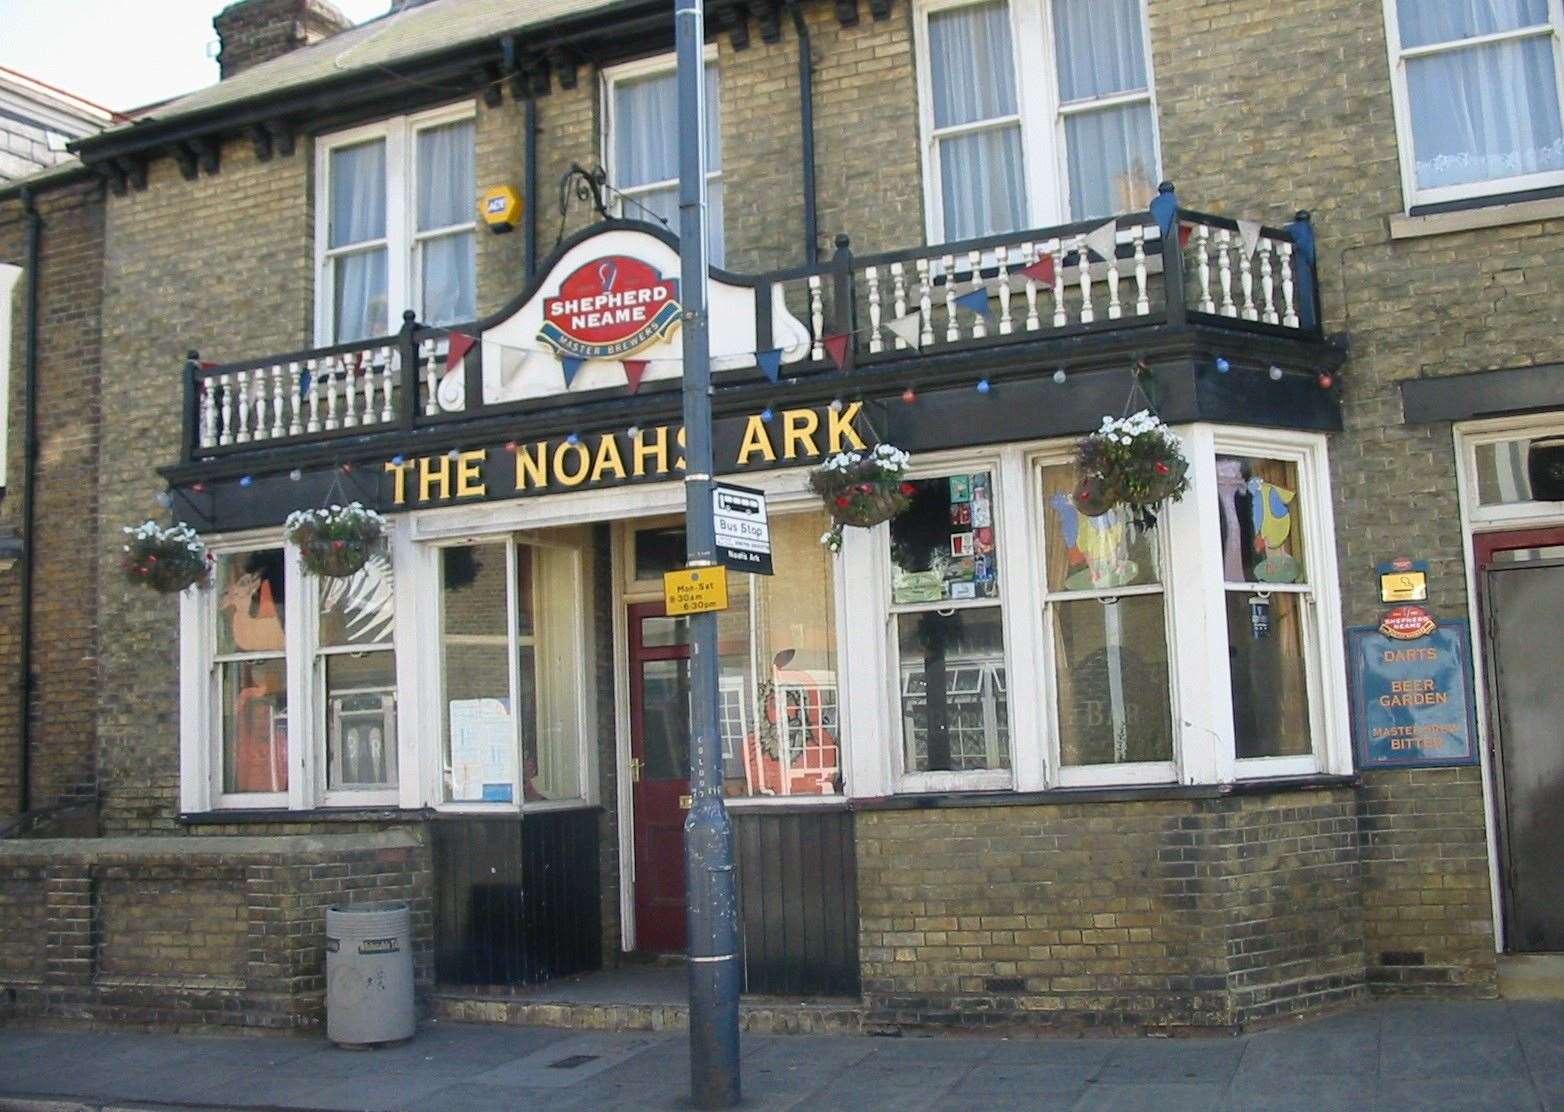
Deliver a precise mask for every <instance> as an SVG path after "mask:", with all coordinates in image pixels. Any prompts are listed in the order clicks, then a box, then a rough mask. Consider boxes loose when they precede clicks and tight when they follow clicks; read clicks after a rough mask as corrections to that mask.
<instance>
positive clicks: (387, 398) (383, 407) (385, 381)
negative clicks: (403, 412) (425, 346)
mask: <svg viewBox="0 0 1564 1112" xmlns="http://www.w3.org/2000/svg"><path fill="white" fill-rule="evenodd" d="M380 358H381V364H380V382H381V386H382V390H381V395H382V398H383V400H382V402H381V404H380V420H381V421H382V422H384V423H385V424H388V425H389V424H390V423H391V422H392V420H394V419H395V417H396V410H395V409H393V408H392V405H391V389H392V387H393V386H394V385H395V383H396V371H397V370H398V369H400V367H401V363H402V352H401V349H399V348H394V347H383V348H381V349H380Z"/></svg>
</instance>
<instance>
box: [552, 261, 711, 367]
mask: <svg viewBox="0 0 1564 1112" xmlns="http://www.w3.org/2000/svg"><path fill="white" fill-rule="evenodd" d="M679 319H680V309H679V284H678V282H677V281H675V280H674V279H672V278H664V277H663V276H662V275H661V274H660V273H658V271H657V269H656V268H655V267H653V266H651V265H649V264H648V263H645V262H643V261H642V260H640V259H637V258H633V257H631V256H629V255H609V256H607V257H604V258H598V259H593V260H592V261H591V262H588V263H586V264H584V265H582V266H579V267H577V268H576V269H575V270H574V271H572V272H571V273H570V274H568V275H567V276H566V277H565V278H564V280H563V281H561V282H560V285H559V295H558V296H557V297H549V298H545V299H544V302H543V326H542V327H541V328H540V329H539V330H538V339H539V340H542V341H543V342H544V343H545V344H547V345H548V346H549V347H551V348H553V349H554V350H555V351H556V352H558V353H559V354H560V355H563V356H570V357H574V358H576V359H618V358H619V357H621V356H624V355H631V354H633V353H635V352H637V351H640V350H641V349H642V348H644V347H646V346H647V345H648V344H653V343H656V342H658V341H659V340H666V339H667V338H668V336H669V335H670V334H671V333H672V332H673V330H674V329H676V328H678V327H679Z"/></svg>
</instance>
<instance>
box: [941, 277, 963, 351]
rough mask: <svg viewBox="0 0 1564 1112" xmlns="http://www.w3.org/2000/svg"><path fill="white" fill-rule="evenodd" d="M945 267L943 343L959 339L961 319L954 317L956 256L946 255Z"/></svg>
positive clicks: (950, 342)
mask: <svg viewBox="0 0 1564 1112" xmlns="http://www.w3.org/2000/svg"><path fill="white" fill-rule="evenodd" d="M942 261H943V263H944V267H945V342H946V343H947V344H953V343H955V342H956V341H957V340H959V339H961V318H960V317H958V316H957V315H956V256H954V255H946V256H945V258H944V259H943V260H942Z"/></svg>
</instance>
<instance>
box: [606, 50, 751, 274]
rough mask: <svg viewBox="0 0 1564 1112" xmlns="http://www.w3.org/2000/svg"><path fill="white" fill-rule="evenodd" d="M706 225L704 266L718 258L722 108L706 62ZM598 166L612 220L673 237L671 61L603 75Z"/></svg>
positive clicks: (675, 184)
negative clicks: (653, 227)
mask: <svg viewBox="0 0 1564 1112" xmlns="http://www.w3.org/2000/svg"><path fill="white" fill-rule="evenodd" d="M705 77H706V220H707V236H708V241H709V242H708V247H709V251H708V254H709V257H710V260H711V265H713V266H722V265H723V258H724V236H723V204H722V201H723V197H722V106H721V98H720V87H719V84H718V81H717V64H716V58H715V55H714V54H708V58H707V62H706V71H705ZM603 82H604V87H603V97H604V112H603V118H604V120H605V121H606V126H605V127H604V137H603V165H604V166H605V167H606V168H607V170H608V182H609V184H610V185H611V186H612V187H613V189H614V192H615V194H616V196H615V197H614V198H613V200H614V202H615V213H616V215H618V216H620V217H623V218H624V219H626V220H644V221H648V222H650V223H654V224H655V223H658V222H659V221H661V222H662V223H663V224H664V225H665V226H666V227H667V228H668V230H669V231H671V232H672V233H673V234H674V235H678V234H679V86H678V75H677V73H676V71H675V69H674V59H673V55H671V54H670V55H663V56H662V57H659V58H653V59H650V60H648V61H644V62H633V63H629V64H627V65H623V66H615V67H614V68H612V69H609V70H606V71H604V75H603Z"/></svg>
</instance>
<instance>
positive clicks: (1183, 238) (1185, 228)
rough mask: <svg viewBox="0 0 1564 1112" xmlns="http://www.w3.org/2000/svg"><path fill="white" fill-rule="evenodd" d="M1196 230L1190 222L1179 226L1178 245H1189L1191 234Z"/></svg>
mask: <svg viewBox="0 0 1564 1112" xmlns="http://www.w3.org/2000/svg"><path fill="white" fill-rule="evenodd" d="M1194 230H1195V229H1193V228H1191V227H1190V226H1189V225H1188V224H1180V225H1179V226H1178V245H1179V246H1180V247H1188V246H1189V234H1190V233H1191V232H1193V231H1194Z"/></svg>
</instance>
